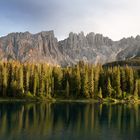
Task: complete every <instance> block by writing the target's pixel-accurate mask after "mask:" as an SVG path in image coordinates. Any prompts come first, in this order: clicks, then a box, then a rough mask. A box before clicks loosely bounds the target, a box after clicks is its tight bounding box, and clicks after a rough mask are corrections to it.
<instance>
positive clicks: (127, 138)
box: [0, 102, 140, 140]
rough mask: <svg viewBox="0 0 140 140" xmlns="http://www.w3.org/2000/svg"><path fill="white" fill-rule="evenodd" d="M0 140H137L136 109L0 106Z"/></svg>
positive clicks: (139, 107) (139, 132)
mask: <svg viewBox="0 0 140 140" xmlns="http://www.w3.org/2000/svg"><path fill="white" fill-rule="evenodd" d="M0 140H140V105H137V104H136V105H126V104H117V105H111V104H104V105H102V104H97V103H96V104H94V103H64V102H56V103H17V102H16V103H0Z"/></svg>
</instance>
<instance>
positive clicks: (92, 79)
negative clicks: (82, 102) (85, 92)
mask: <svg viewBox="0 0 140 140" xmlns="http://www.w3.org/2000/svg"><path fill="white" fill-rule="evenodd" d="M88 77H89V94H90V97H91V98H93V96H94V75H93V68H92V67H91V69H90V70H89V76H88Z"/></svg>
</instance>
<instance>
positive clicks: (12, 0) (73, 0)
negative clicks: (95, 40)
mask: <svg viewBox="0 0 140 140" xmlns="http://www.w3.org/2000/svg"><path fill="white" fill-rule="evenodd" d="M139 7H140V0H0V36H4V35H7V34H8V33H11V32H25V31H29V32H31V33H37V32H40V31H49V30H54V32H55V36H56V37H57V38H58V39H59V40H61V39H64V38H65V37H67V36H68V34H69V32H75V33H79V32H81V31H83V32H84V33H85V34H87V33H89V32H95V33H101V34H103V35H104V36H108V37H110V38H111V39H113V40H119V39H121V38H123V37H129V36H136V35H138V34H139V35H140V8H139Z"/></svg>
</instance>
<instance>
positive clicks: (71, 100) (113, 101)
mask: <svg viewBox="0 0 140 140" xmlns="http://www.w3.org/2000/svg"><path fill="white" fill-rule="evenodd" d="M2 102H53V103H58V102H67V103H100V104H140V99H138V100H125V99H122V100H118V99H113V98H111V99H106V98H105V99H102V100H98V99H84V98H83V99H64V98H51V99H49V98H9V97H5V98H0V103H2Z"/></svg>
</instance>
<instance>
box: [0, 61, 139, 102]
mask: <svg viewBox="0 0 140 140" xmlns="http://www.w3.org/2000/svg"><path fill="white" fill-rule="evenodd" d="M0 96H1V97H44V98H45V97H46V98H65V99H71V98H72V99H79V98H99V99H102V98H114V99H126V98H133V99H138V98H139V96H140V75H139V72H138V70H134V69H133V68H131V67H128V66H126V67H119V66H115V67H106V68H103V67H102V66H101V65H97V66H94V65H90V64H85V63H84V62H79V63H78V64H77V65H75V66H72V67H66V68H61V67H54V66H49V65H47V64H30V63H24V64H21V63H19V62H0Z"/></svg>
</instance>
